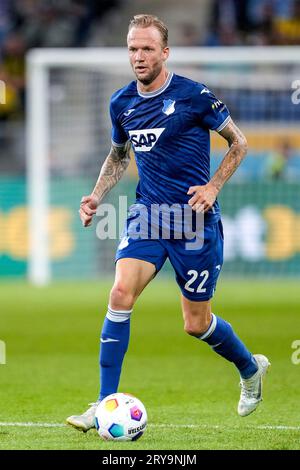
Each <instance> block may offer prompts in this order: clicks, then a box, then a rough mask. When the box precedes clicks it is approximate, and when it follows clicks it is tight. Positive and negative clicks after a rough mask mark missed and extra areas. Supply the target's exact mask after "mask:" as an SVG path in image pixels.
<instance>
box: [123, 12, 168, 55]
mask: <svg viewBox="0 0 300 470" xmlns="http://www.w3.org/2000/svg"><path fill="white" fill-rule="evenodd" d="M150 26H154V27H155V28H156V29H158V31H159V32H160V35H161V39H162V45H163V47H167V45H168V28H167V27H166V25H165V24H164V23H163V22H162V21H161V20H160V19H159V18H158V17H157V16H154V15H144V14H141V15H135V16H134V17H133V18H132V20H130V22H129V27H128V32H129V31H130V30H131V28H149V27H150Z"/></svg>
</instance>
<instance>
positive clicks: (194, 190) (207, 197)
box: [187, 183, 218, 212]
mask: <svg viewBox="0 0 300 470" xmlns="http://www.w3.org/2000/svg"><path fill="white" fill-rule="evenodd" d="M187 194H189V195H191V194H193V197H192V198H191V199H190V200H189V201H188V203H189V205H190V206H191V208H192V209H193V211H196V212H207V211H208V210H209V209H211V208H212V206H213V205H214V203H215V200H216V198H217V195H218V190H217V189H216V188H215V187H214V186H213V185H212V184H211V183H207V184H205V185H204V186H191V187H190V188H189V190H188V192H187Z"/></svg>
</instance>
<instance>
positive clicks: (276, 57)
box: [26, 47, 300, 285]
mask: <svg viewBox="0 0 300 470" xmlns="http://www.w3.org/2000/svg"><path fill="white" fill-rule="evenodd" d="M168 65H169V68H171V69H172V68H173V67H174V68H176V67H177V66H178V67H183V68H189V67H191V68H192V67H203V68H205V74H206V75H205V77H206V76H209V73H212V72H210V71H211V69H210V67H212V68H213V66H220V65H228V66H231V65H232V66H240V67H247V66H257V67H260V66H262V67H265V71H264V76H265V77H267V78H266V79H267V80H268V77H269V79H270V83H269V84H268V83H264V84H262V85H263V86H266V87H267V88H268V87H269V86H270V89H272V87H275V89H276V83H275V82H276V77H275V76H274V75H273V79H271V78H270V77H271V76H272V67H274V66H275V67H276V66H280V67H281V70H282V71H283V72H282V74H281V75H282V76H283V75H284V74H285V72H284V70H285V67H289V66H299V65H300V47H233V48H224V47H221V48H200V47H199V48H198V47H196V48H176V47H174V48H171V54H170V58H169V60H168ZM269 66H270V67H271V71H269V69H268V67H269ZM67 68H71V69H72V70H74V69H78V70H86V69H88V70H105V69H111V70H114V69H115V70H116V73H117V74H119V75H122V71H123V70H124V71H125V70H126V73H127V72H128V74H130V67H129V63H128V56H127V50H126V48H87V49H35V50H31V51H30V52H29V53H28V55H27V119H26V121H27V124H26V127H27V129H26V137H27V144H26V145H27V148H26V153H27V188H28V210H29V224H28V227H29V257H28V276H29V280H30V281H31V282H32V283H34V284H36V285H45V284H47V283H48V282H49V281H50V280H51V278H52V273H51V261H50V251H49V230H48V222H47V221H48V214H49V207H50V184H49V181H50V164H49V158H50V157H49V153H50V152H49V141H50V133H51V129H50V125H51V124H50V119H49V93H50V88H49V71H50V70H51V69H55V70H64V69H67ZM206 69H207V70H206ZM298 70H299V68H298ZM215 75H216V74H215V73H214V75H213V76H214V77H215ZM219 75H220V74H219ZM262 76H263V75H261V77H262ZM235 77H236V83H235V85H234V86H241V83H238V80H239V79H241V77H240V76H239V75H236V74H235ZM245 77H246V75H244V78H245ZM294 78H300V76H298V77H296V76H295V77H294ZM132 79H133V78H132ZM219 79H220V80H221V82H222V79H223V80H224V77H223V78H222V77H221V76H219ZM229 79H230V74H228V81H229ZM251 80H252V82H253V83H254V82H255V73H252V75H251ZM259 80H260V81H261V78H259V79H258V81H259ZM203 81H204V80H203ZM271 82H272V83H271ZM233 83H234V81H233ZM274 83H275V85H274ZM289 83H290V89H291V87H292V77H289V76H286V85H287V86H288V84H289ZM125 84H126V82H124V85H125ZM272 84H273V85H272ZM257 87H258V89H259V84H257ZM291 93H292V89H291ZM102 105H104V106H105V107H108V105H109V103H108V102H106V103H102ZM96 177H97V175H96V174H95V179H96Z"/></svg>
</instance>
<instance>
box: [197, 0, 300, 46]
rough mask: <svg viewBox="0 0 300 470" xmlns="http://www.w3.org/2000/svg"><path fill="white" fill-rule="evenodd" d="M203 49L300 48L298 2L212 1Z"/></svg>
mask: <svg viewBox="0 0 300 470" xmlns="http://www.w3.org/2000/svg"><path fill="white" fill-rule="evenodd" d="M204 43H205V45H207V46H238V45H254V46H257V45H266V46H268V45H297V44H300V0H284V1H282V0H214V1H213V2H212V7H211V11H210V28H209V32H208V35H207V36H206V38H205V39H204Z"/></svg>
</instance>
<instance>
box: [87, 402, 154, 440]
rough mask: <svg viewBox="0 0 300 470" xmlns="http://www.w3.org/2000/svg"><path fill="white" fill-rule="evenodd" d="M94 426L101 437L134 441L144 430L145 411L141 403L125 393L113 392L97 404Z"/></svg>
mask: <svg viewBox="0 0 300 470" xmlns="http://www.w3.org/2000/svg"><path fill="white" fill-rule="evenodd" d="M95 426H96V429H97V432H98V434H99V436H100V437H102V439H105V440H108V441H114V440H115V441H136V440H137V439H139V438H140V437H141V436H142V435H143V434H144V432H145V430H146V426H147V412H146V409H145V407H144V405H143V403H142V402H141V401H140V400H138V399H137V398H135V397H134V396H132V395H129V394H127V393H113V394H111V395H109V396H108V397H106V398H104V400H102V401H101V402H100V404H99V405H98V407H97V409H96V414H95Z"/></svg>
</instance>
